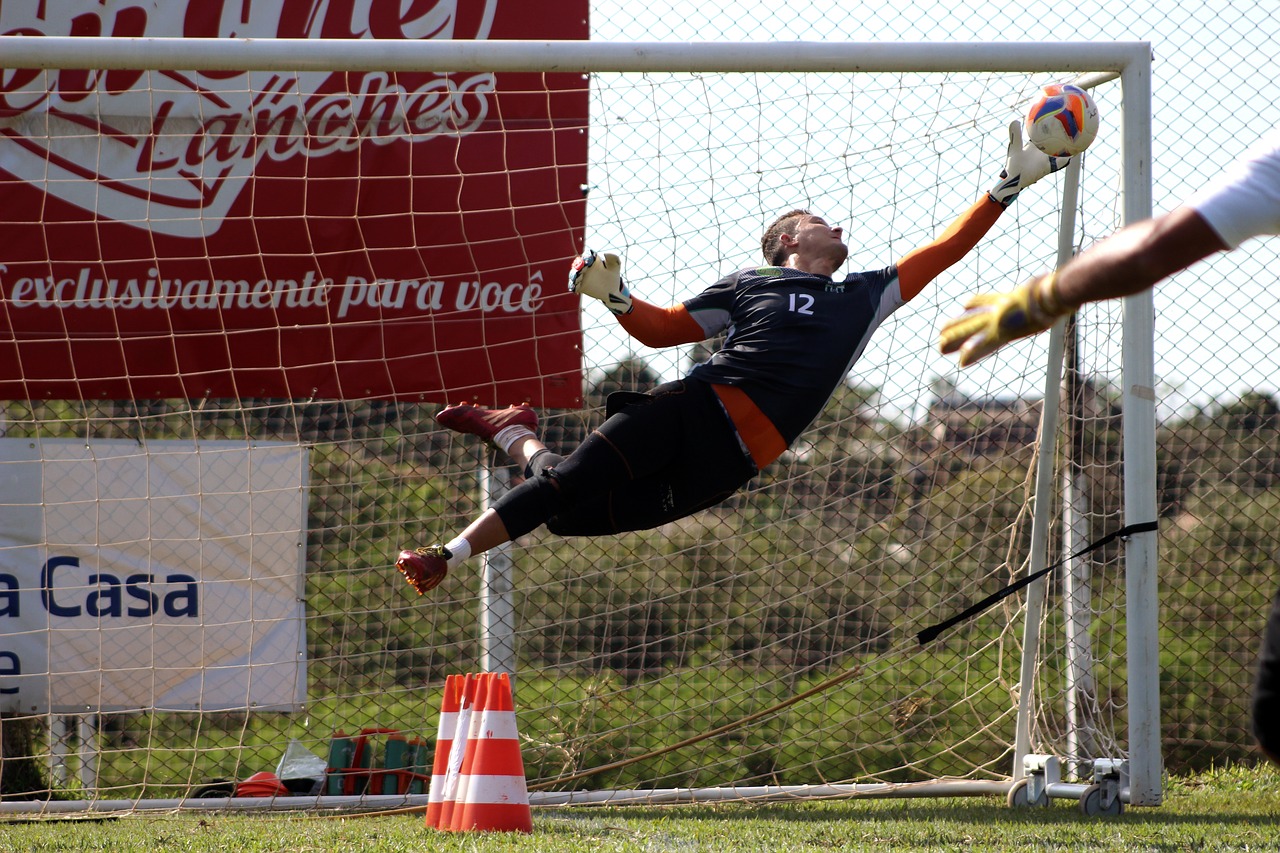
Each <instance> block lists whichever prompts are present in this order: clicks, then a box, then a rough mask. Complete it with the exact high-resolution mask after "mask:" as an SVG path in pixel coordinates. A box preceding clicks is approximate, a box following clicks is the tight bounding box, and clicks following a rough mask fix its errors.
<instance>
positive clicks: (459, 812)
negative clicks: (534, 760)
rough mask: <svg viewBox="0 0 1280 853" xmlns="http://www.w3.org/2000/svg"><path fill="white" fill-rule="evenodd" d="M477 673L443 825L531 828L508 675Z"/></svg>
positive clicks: (513, 829) (455, 828)
mask: <svg viewBox="0 0 1280 853" xmlns="http://www.w3.org/2000/svg"><path fill="white" fill-rule="evenodd" d="M479 678H480V684H479V685H478V687H477V690H476V710H475V711H474V712H473V717H472V726H471V728H470V731H469V733H468V739H467V743H466V747H465V755H464V757H463V761H462V767H461V768H460V771H459V783H458V792H457V801H456V804H455V806H454V810H453V814H452V816H451V820H450V823H449V829H451V830H453V831H454V832H468V831H472V830H479V831H488V832H533V815H532V812H531V811H530V809H529V789H528V787H527V786H526V784H525V778H524V759H523V758H522V757H521V755H520V737H519V735H518V734H517V732H516V712H515V705H514V702H513V700H512V695H511V679H510V678H508V676H507V674H506V673H505V672H502V673H491V672H488V673H483V674H481V675H480V676H479ZM442 827H443V824H442Z"/></svg>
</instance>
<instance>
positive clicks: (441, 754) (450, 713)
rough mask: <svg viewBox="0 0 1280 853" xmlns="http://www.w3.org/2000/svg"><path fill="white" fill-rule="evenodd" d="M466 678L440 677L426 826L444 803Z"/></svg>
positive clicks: (437, 823) (436, 824)
mask: <svg viewBox="0 0 1280 853" xmlns="http://www.w3.org/2000/svg"><path fill="white" fill-rule="evenodd" d="M465 681H466V679H465V678H464V677H463V676H461V675H448V676H445V679H444V699H443V701H441V703H440V723H439V725H438V726H437V727H436V756H435V759H434V761H433V762H432V765H431V787H430V789H428V791H427V818H426V823H427V826H431V827H439V826H440V812H441V811H442V809H443V807H444V786H445V775H446V774H447V773H448V770H449V751H450V749H451V748H452V747H453V739H454V737H455V736H456V735H457V731H458V712H459V711H460V710H462V686H463V683H464V682H465Z"/></svg>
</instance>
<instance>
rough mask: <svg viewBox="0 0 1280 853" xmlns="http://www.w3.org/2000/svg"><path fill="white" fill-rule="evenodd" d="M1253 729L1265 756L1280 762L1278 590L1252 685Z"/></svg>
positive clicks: (1279, 593) (1279, 607) (1268, 617)
mask: <svg viewBox="0 0 1280 853" xmlns="http://www.w3.org/2000/svg"><path fill="white" fill-rule="evenodd" d="M1253 733H1254V735H1255V736H1256V737H1257V738H1258V745H1259V746H1261V747H1262V750H1263V751H1264V752H1265V753H1266V754H1267V756H1268V757H1269V758H1270V759H1271V760H1272V761H1274V762H1276V763H1277V764H1280V590H1277V591H1276V596H1275V598H1274V599H1273V600H1272V601H1271V613H1270V614H1269V615H1268V616H1267V627H1266V629H1265V630H1264V631H1263V633H1262V649H1261V651H1260V652H1259V654H1258V674H1257V678H1256V680H1255V682H1254V687H1253Z"/></svg>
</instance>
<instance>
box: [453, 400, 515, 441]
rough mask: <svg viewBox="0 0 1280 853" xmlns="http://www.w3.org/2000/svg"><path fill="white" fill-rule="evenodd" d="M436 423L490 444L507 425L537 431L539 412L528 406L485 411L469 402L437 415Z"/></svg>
mask: <svg viewBox="0 0 1280 853" xmlns="http://www.w3.org/2000/svg"><path fill="white" fill-rule="evenodd" d="M436 421H437V422H438V423H439V424H440V425H441V426H444V427H448V428H449V429H451V430H453V431H454V432H464V433H466V434H468V435H478V436H480V438H482V439H484V440H485V441H493V437H494V436H495V435H497V434H498V433H499V432H500V431H502V430H503V429H505V428H507V427H509V426H523V427H528V428H529V430H530V431H531V432H535V433H536V432H537V431H538V413H537V412H535V411H534V410H533V407H531V406H530V405H529V404H528V403H521V404H520V405H518V406H508V407H507V408H505V409H485V408H481V407H480V406H475V405H472V404H471V403H459V404H457V405H456V406H448V407H446V408H444V409H442V410H441V411H439V412H437V413H436Z"/></svg>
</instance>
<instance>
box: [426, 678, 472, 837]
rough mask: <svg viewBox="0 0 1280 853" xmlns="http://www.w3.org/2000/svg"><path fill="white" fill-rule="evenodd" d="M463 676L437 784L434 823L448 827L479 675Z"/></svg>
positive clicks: (454, 801)
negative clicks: (437, 807) (441, 780)
mask: <svg viewBox="0 0 1280 853" xmlns="http://www.w3.org/2000/svg"><path fill="white" fill-rule="evenodd" d="M459 677H461V678H462V688H461V690H460V691H459V692H460V694H461V696H460V701H459V703H458V714H457V719H456V721H455V725H454V733H453V739H452V740H451V741H450V742H449V755H448V758H447V759H446V761H445V767H444V783H443V784H442V785H441V786H440V789H441V790H440V816H439V818H438V819H437V821H436V823H435V826H436V827H437V828H439V829H448V828H449V826H450V824H451V823H452V821H453V812H454V809H455V808H456V807H457V805H458V783H459V781H460V779H461V776H460V775H459V774H460V773H461V772H462V761H463V759H464V758H465V757H466V751H467V737H468V736H469V735H470V733H471V718H472V717H473V716H474V715H475V713H476V709H475V699H476V688H477V687H478V686H479V683H480V681H479V677H478V676H474V675H472V674H471V673H467V675H466V676H465V677H463V676H459ZM428 800H430V795H428Z"/></svg>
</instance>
